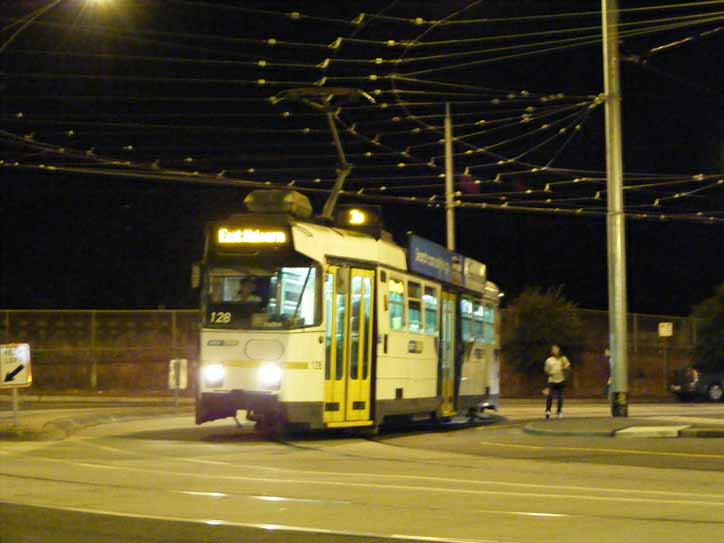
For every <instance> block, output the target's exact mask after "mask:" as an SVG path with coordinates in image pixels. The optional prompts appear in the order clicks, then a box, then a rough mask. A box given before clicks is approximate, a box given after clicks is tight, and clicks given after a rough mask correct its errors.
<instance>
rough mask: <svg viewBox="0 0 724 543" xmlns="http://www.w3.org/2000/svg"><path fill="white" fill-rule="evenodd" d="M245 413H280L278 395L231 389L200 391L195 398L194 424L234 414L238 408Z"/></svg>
mask: <svg viewBox="0 0 724 543" xmlns="http://www.w3.org/2000/svg"><path fill="white" fill-rule="evenodd" d="M240 409H241V410H245V411H246V412H247V413H250V412H251V413H265V414H272V413H273V414H279V413H281V411H282V409H281V404H280V403H279V400H278V397H277V395H276V394H274V393H270V392H257V391H249V390H231V391H229V392H202V393H201V394H199V396H198V397H197V398H196V424H203V423H204V422H209V421H212V420H216V419H225V418H227V417H234V416H236V412H237V411H239V410H240Z"/></svg>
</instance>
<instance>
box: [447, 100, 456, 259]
mask: <svg viewBox="0 0 724 543" xmlns="http://www.w3.org/2000/svg"><path fill="white" fill-rule="evenodd" d="M454 177H455V174H454V167H453V131H452V118H451V117H450V104H449V103H445V223H446V227H447V248H448V249H450V250H451V251H454V250H455V202H454V200H453V190H454Z"/></svg>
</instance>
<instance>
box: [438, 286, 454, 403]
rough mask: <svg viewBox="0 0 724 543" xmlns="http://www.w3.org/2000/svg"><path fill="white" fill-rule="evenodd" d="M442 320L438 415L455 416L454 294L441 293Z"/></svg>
mask: <svg viewBox="0 0 724 543" xmlns="http://www.w3.org/2000/svg"><path fill="white" fill-rule="evenodd" d="M441 301H442V319H441V328H442V329H441V331H440V332H441V333H440V370H441V371H440V380H441V395H442V404H441V405H440V414H441V415H442V416H443V417H450V416H452V415H454V414H455V294H453V293H452V292H445V291H443V293H442V300H441Z"/></svg>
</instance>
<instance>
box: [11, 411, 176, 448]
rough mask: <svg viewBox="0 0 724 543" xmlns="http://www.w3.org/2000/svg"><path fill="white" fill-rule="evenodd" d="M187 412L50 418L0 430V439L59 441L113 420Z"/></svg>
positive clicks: (148, 412) (122, 420)
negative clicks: (38, 424)
mask: <svg viewBox="0 0 724 543" xmlns="http://www.w3.org/2000/svg"><path fill="white" fill-rule="evenodd" d="M187 413H189V410H188V409H176V408H173V407H171V408H163V409H154V410H149V411H146V412H144V413H106V414H97V415H85V416H73V417H64V418H59V419H55V420H50V421H48V422H46V423H45V424H43V426H42V427H41V428H40V430H35V429H31V428H24V427H22V426H21V427H19V428H11V429H9V430H7V431H4V432H0V441H61V440H63V439H65V438H67V437H70V436H71V435H72V434H73V433H74V432H77V431H78V430H82V429H84V428H89V427H91V426H99V425H101V424H111V423H114V422H130V421H134V420H142V419H147V418H152V417H159V416H164V415H182V414H187Z"/></svg>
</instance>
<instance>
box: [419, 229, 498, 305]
mask: <svg viewBox="0 0 724 543" xmlns="http://www.w3.org/2000/svg"><path fill="white" fill-rule="evenodd" d="M407 261H408V263H407V265H408V267H409V269H410V271H412V272H415V273H419V274H420V275H425V276H427V277H432V278H434V279H438V280H439V281H443V282H445V283H450V284H453V285H457V286H460V287H465V288H468V289H470V290H474V291H476V292H485V282H486V267H485V264H483V263H482V262H478V261H477V260H473V259H472V258H467V257H465V256H463V255H461V254H459V253H456V252H453V251H449V250H448V249H446V248H445V247H443V246H442V245H439V244H437V243H435V242H434V241H430V240H428V239H425V238H421V237H420V236H410V244H409V246H408V251H407Z"/></svg>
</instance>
